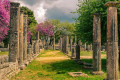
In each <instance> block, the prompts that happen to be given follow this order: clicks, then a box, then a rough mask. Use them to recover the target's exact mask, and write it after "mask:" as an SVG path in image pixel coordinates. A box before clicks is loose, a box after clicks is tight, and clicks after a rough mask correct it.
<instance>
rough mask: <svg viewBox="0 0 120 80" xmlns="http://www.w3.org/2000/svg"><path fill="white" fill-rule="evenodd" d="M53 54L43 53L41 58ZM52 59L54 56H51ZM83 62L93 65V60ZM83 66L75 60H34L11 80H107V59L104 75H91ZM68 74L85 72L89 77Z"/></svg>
mask: <svg viewBox="0 0 120 80" xmlns="http://www.w3.org/2000/svg"><path fill="white" fill-rule="evenodd" d="M48 52H53V50H47V51H44V52H42V53H41V54H40V55H39V56H38V58H39V57H48V55H46V56H45V54H46V53H48ZM82 55H87V56H88V55H92V52H87V51H86V52H82ZM49 56H50V57H51V56H52V55H49ZM56 56H65V55H64V54H63V53H62V52H58V53H57V55H56ZM82 61H85V62H88V63H92V59H82ZM82 67H83V65H78V64H77V63H76V62H74V61H73V60H64V61H55V62H51V63H44V62H40V61H36V60H33V61H32V62H31V63H30V64H29V65H28V66H27V67H26V68H25V70H23V71H20V72H19V73H18V74H17V75H15V76H14V77H13V78H12V79H11V80H103V79H104V78H106V59H102V71H104V72H105V74H103V75H91V74H90V71H91V70H89V69H83V68H82ZM68 72H83V73H86V74H88V76H89V77H71V76H69V75H68Z"/></svg>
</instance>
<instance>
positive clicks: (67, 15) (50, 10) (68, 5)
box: [11, 0, 78, 23]
mask: <svg viewBox="0 0 120 80" xmlns="http://www.w3.org/2000/svg"><path fill="white" fill-rule="evenodd" d="M11 1H14V2H19V3H21V6H26V7H28V8H29V9H31V10H32V11H33V12H34V15H35V19H36V20H37V22H38V23H40V22H43V21H45V20H47V19H60V21H61V22H64V21H68V22H74V19H73V18H75V17H77V14H73V13H71V12H74V11H76V9H77V8H78V7H77V4H78V0H11Z"/></svg>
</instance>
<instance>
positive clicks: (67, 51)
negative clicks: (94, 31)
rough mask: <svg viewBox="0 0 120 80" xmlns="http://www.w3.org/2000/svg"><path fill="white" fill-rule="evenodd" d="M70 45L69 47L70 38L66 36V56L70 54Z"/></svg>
mask: <svg viewBox="0 0 120 80" xmlns="http://www.w3.org/2000/svg"><path fill="white" fill-rule="evenodd" d="M68 45H69V38H68V36H66V37H65V53H66V54H68V53H69V50H68Z"/></svg>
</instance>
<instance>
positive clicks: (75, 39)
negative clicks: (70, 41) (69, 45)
mask: <svg viewBox="0 0 120 80" xmlns="http://www.w3.org/2000/svg"><path fill="white" fill-rule="evenodd" d="M76 42H77V36H76V35H75V45H76V44H77V43H76Z"/></svg>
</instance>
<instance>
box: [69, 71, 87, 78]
mask: <svg viewBox="0 0 120 80" xmlns="http://www.w3.org/2000/svg"><path fill="white" fill-rule="evenodd" d="M68 74H69V75H70V76H72V77H79V76H81V77H88V75H87V74H85V73H82V72H68Z"/></svg>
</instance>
